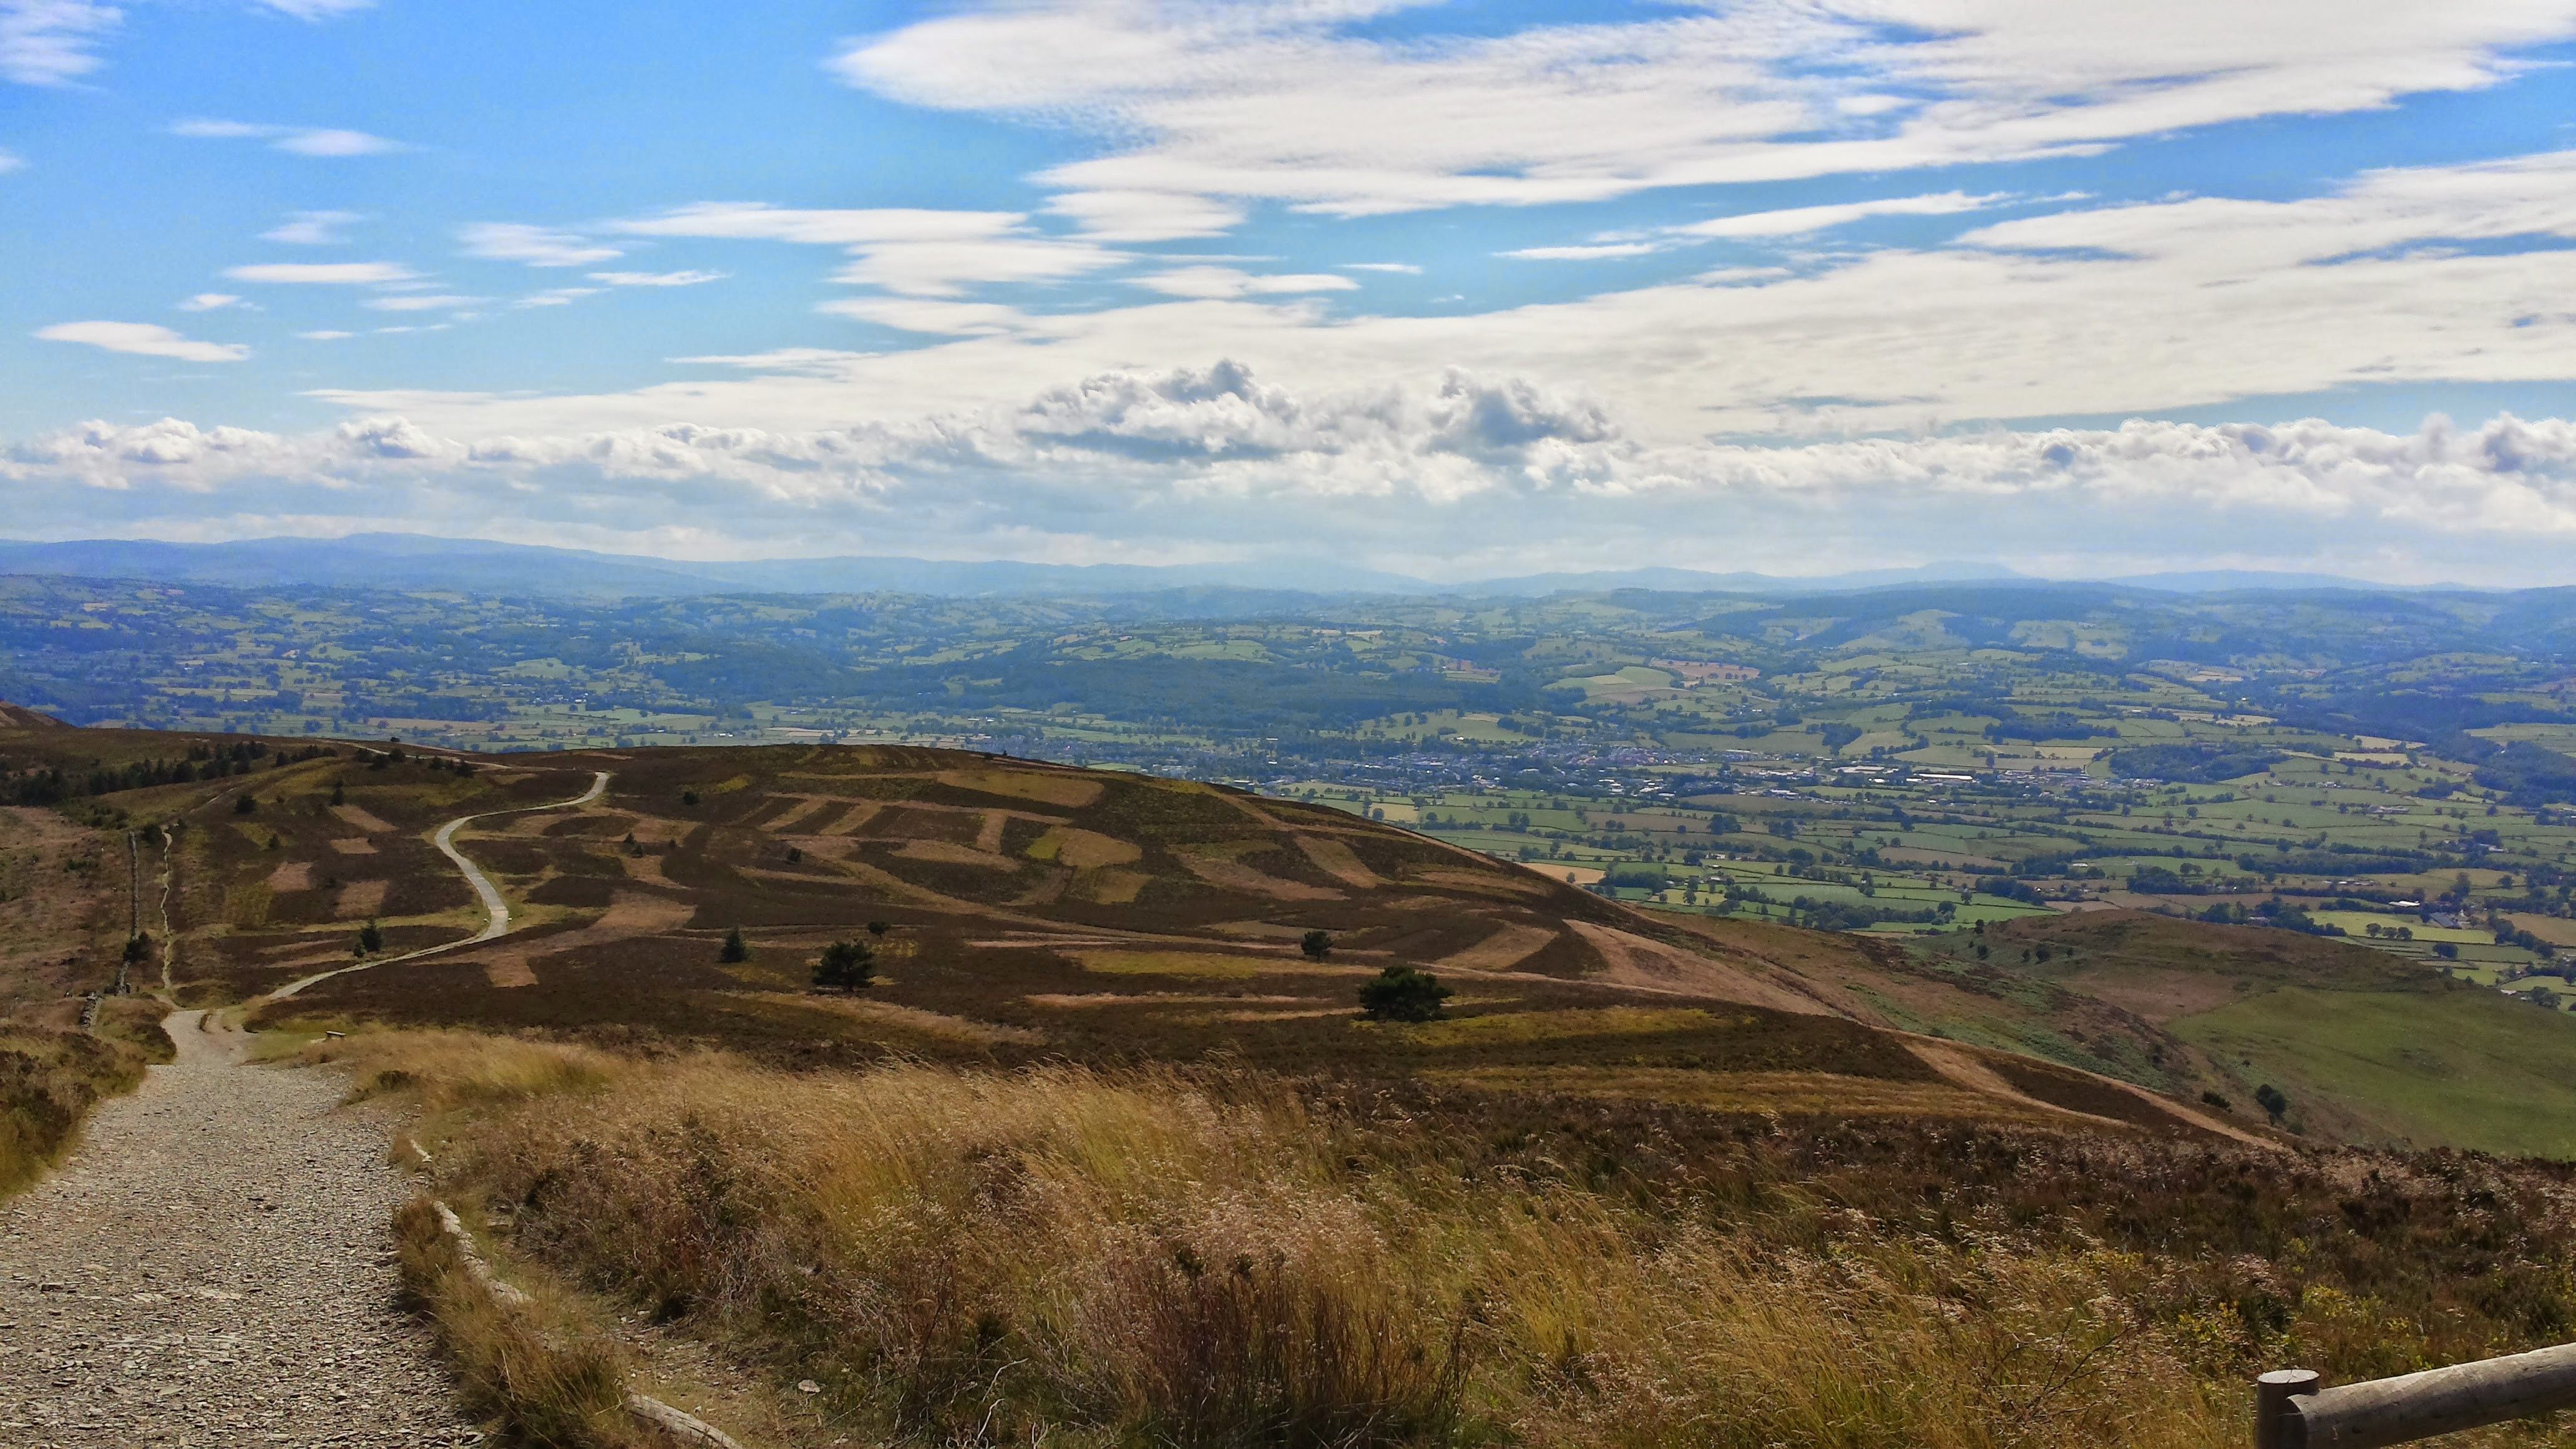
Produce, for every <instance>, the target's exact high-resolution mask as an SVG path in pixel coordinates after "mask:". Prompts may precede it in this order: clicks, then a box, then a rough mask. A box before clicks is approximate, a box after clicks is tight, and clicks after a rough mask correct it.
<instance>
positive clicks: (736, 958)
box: [716, 926, 751, 966]
mask: <svg viewBox="0 0 2576 1449" xmlns="http://www.w3.org/2000/svg"><path fill="white" fill-rule="evenodd" d="M716 959H717V960H718V961H721V962H723V963H725V964H726V965H728V966H730V965H733V964H735V963H737V962H742V961H748V960H750V959H751V943H750V942H748V941H745V940H744V939H743V938H742V927H740V926H736V927H734V928H733V929H732V930H730V931H727V932H725V938H724V948H723V949H722V950H720V951H718V952H716Z"/></svg>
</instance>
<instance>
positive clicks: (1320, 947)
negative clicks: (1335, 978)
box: [1297, 931, 1333, 961]
mask: <svg viewBox="0 0 2576 1449" xmlns="http://www.w3.org/2000/svg"><path fill="white" fill-rule="evenodd" d="M1297 949H1298V950H1300V951H1303V952H1305V953H1306V959H1307V960H1309V961H1321V960H1323V959H1324V958H1325V957H1327V956H1330V955H1332V954H1333V933H1332V932H1330V931H1308V932H1307V933H1306V934H1305V936H1304V938H1303V939H1301V940H1299V941H1298V942H1297Z"/></svg>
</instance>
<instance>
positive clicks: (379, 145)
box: [170, 119, 403, 158]
mask: <svg viewBox="0 0 2576 1449" xmlns="http://www.w3.org/2000/svg"><path fill="white" fill-rule="evenodd" d="M170 134H171V135H173V136H186V137H190V138H192V139H195V140H201V141H241V140H255V141H266V142H267V143H268V144H269V149H271V150H275V151H285V152H288V153H290V154H292V155H297V156H317V157H324V158H337V157H344V156H381V155H383V154H385V153H386V152H388V151H399V150H401V149H403V147H402V143H400V142H398V141H388V140H386V139H385V138H384V137H382V136H371V135H368V134H367V133H366V132H364V131H344V130H338V129H333V128H329V127H319V126H273V125H267V124H264V123H259V122H252V121H221V120H203V119H200V120H189V121H181V122H178V123H177V124H175V125H173V126H171V128H170Z"/></svg>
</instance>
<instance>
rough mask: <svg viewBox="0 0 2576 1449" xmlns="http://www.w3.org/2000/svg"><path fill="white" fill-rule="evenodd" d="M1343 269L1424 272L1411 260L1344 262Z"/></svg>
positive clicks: (1410, 273) (1415, 273)
mask: <svg viewBox="0 0 2576 1449" xmlns="http://www.w3.org/2000/svg"><path fill="white" fill-rule="evenodd" d="M1342 270H1343V271H1346V272H1402V273H1404V274H1405V275H1407V276H1420V275H1421V274H1422V268H1420V267H1418V266H1415V265H1414V264H1413V263H1411V262H1344V263H1342Z"/></svg>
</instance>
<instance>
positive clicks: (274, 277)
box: [224, 262, 420, 287]
mask: <svg viewBox="0 0 2576 1449" xmlns="http://www.w3.org/2000/svg"><path fill="white" fill-rule="evenodd" d="M224 275H225V276H227V277H230V278H232V279H233V280H234V281H236V282H282V283H301V284H305V285H318V286H335V287H379V286H386V285H390V284H393V283H398V282H411V281H416V280H418V279H419V276H420V274H419V273H418V272H415V271H413V270H412V269H411V268H409V267H406V266H404V265H403V264H402V263H400V262H259V263H255V264H253V265H250V266H244V267H228V268H226V269H225V270H224Z"/></svg>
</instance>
